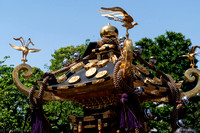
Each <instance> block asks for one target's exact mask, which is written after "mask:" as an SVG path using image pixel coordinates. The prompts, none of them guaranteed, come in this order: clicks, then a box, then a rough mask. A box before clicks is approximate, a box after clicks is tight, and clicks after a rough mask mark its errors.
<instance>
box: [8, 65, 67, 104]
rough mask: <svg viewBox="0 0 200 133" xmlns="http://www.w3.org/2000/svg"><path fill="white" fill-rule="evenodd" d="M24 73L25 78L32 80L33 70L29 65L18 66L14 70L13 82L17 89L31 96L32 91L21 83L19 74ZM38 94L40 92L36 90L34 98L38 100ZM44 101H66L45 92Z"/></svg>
mask: <svg viewBox="0 0 200 133" xmlns="http://www.w3.org/2000/svg"><path fill="white" fill-rule="evenodd" d="M21 71H23V73H22V76H23V77H24V78H30V77H31V76H32V74H33V69H32V67H31V66H29V65H28V64H25V63H24V64H20V65H18V66H16V67H15V69H14V70H13V74H12V77H13V81H14V83H15V85H16V86H17V88H18V89H19V90H20V91H21V92H22V93H24V94H26V95H29V93H30V91H31V89H30V88H28V87H26V86H25V85H23V84H22V83H21V81H20V80H19V73H20V72H21ZM38 94H39V91H38V90H35V91H34V94H33V96H34V97H35V98H38ZM43 100H45V101H56V100H64V99H62V98H60V97H58V96H56V95H55V94H53V93H52V92H47V91H45V92H44V96H43Z"/></svg>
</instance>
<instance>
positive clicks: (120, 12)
mask: <svg viewBox="0 0 200 133" xmlns="http://www.w3.org/2000/svg"><path fill="white" fill-rule="evenodd" d="M101 9H103V10H106V11H99V12H101V13H108V14H102V16H105V17H107V18H109V19H111V18H116V19H112V20H115V21H117V20H118V21H119V22H121V21H120V20H123V21H126V22H129V23H132V22H133V21H134V20H133V18H132V17H131V16H130V15H129V14H128V13H127V12H126V11H125V10H124V9H122V8H121V7H111V8H105V7H101ZM119 16H123V19H121V18H119ZM123 21H122V22H123Z"/></svg>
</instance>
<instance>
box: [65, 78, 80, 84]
mask: <svg viewBox="0 0 200 133" xmlns="http://www.w3.org/2000/svg"><path fill="white" fill-rule="evenodd" d="M80 80H81V77H80V76H73V77H71V78H70V79H69V80H68V83H69V84H74V83H77V82H79V81H80Z"/></svg>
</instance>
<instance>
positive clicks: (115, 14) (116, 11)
mask: <svg viewBox="0 0 200 133" xmlns="http://www.w3.org/2000/svg"><path fill="white" fill-rule="evenodd" d="M101 9H103V10H106V11H99V12H100V13H108V14H102V16H105V17H107V18H108V19H110V20H114V21H118V22H122V23H123V25H122V26H123V27H125V28H126V37H127V38H128V37H129V33H128V30H129V29H131V28H133V27H134V26H135V25H138V23H137V22H133V21H134V19H133V18H132V17H131V16H130V15H129V14H128V13H127V12H126V11H125V10H124V9H122V8H121V7H112V8H104V7H101ZM119 16H123V18H119ZM132 22H133V23H132Z"/></svg>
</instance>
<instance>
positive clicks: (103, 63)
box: [97, 59, 109, 67]
mask: <svg viewBox="0 0 200 133" xmlns="http://www.w3.org/2000/svg"><path fill="white" fill-rule="evenodd" d="M108 61H109V60H108V59H104V60H101V61H99V62H98V63H97V66H98V67H103V66H105V65H106V64H107V63H108Z"/></svg>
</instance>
